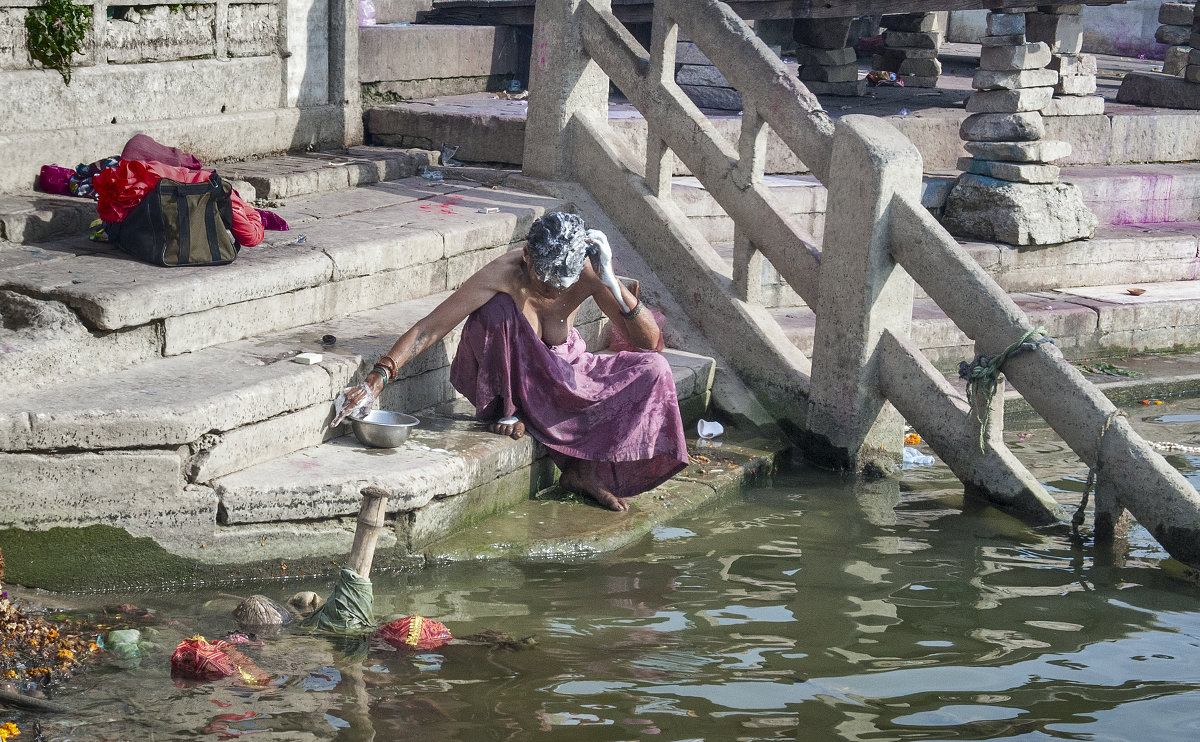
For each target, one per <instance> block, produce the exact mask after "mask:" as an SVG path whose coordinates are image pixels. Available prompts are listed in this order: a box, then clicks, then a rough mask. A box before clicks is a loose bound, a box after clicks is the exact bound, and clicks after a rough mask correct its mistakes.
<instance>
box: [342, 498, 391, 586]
mask: <svg viewBox="0 0 1200 742" xmlns="http://www.w3.org/2000/svg"><path fill="white" fill-rule="evenodd" d="M362 496H363V499H362V505H361V506H360V507H359V509H358V525H357V526H356V527H355V529H354V544H353V546H351V547H350V558H349V559H348V560H347V562H346V567H347V568H349V569H352V570H354V571H355V572H357V573H358V574H359V575H360V576H362V577H370V576H371V561H372V560H373V559H374V558H375V544H376V542H378V541H379V533H380V531H382V530H383V525H384V517H385V516H386V515H387V499H388V495H387V493H386V492H384V491H383V490H381V489H379V488H378V487H364V488H363V489H362Z"/></svg>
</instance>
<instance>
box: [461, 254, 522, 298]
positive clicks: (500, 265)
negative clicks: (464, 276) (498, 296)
mask: <svg viewBox="0 0 1200 742" xmlns="http://www.w3.org/2000/svg"><path fill="white" fill-rule="evenodd" d="M522 257H523V255H522V253H521V251H520V250H509V251H508V252H506V253H504V254H503V255H501V256H499V257H497V258H495V259H494V260H492V262H490V263H488V264H487V265H485V266H483V267H482V268H480V269H479V270H478V271H477V272H476V273H475V275H474V276H472V277H471V279H472V280H473V281H477V282H478V283H479V284H480V285H481V286H486V287H487V288H489V289H492V290H494V291H502V292H504V293H507V294H511V293H512V292H513V291H514V290H515V289H516V288H517V287H518V286H519V285H520V281H521V276H522V272H523V263H522Z"/></svg>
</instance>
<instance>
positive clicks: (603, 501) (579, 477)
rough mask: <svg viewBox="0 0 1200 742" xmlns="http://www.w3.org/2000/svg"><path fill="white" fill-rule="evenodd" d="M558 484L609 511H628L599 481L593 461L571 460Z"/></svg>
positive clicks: (627, 507)
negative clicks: (588, 498)
mask: <svg viewBox="0 0 1200 742" xmlns="http://www.w3.org/2000/svg"><path fill="white" fill-rule="evenodd" d="M558 483H559V484H560V485H561V486H562V487H564V488H566V489H568V490H570V491H572V492H574V493H576V494H582V495H587V496H588V497H590V498H592V499H593V500H595V501H596V502H597V503H599V504H600V506H601V507H605V508H608V509H609V510H617V511H620V510H628V509H629V506H628V505H626V504H625V501H624V500H622V499H621V498H619V497H617V496H616V495H614V494H613V493H612V492H610V491H609V490H608V488H607V487H605V486H604V483H603V482H601V481H600V477H599V476H598V475H597V474H596V462H595V461H585V460H584V459H571V463H569V464H567V468H566V469H564V470H563V473H562V476H561V477H559V480H558Z"/></svg>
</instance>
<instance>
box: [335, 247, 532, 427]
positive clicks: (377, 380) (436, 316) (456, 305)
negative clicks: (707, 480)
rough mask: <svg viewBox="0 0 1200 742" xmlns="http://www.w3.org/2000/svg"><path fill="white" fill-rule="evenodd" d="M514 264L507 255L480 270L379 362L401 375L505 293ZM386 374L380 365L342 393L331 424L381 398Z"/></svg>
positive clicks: (419, 322)
mask: <svg viewBox="0 0 1200 742" xmlns="http://www.w3.org/2000/svg"><path fill="white" fill-rule="evenodd" d="M511 262H512V258H511V257H509V255H508V254H506V255H502V256H500V257H499V258H497V259H495V260H493V261H492V262H491V263H488V264H487V265H486V266H484V267H483V268H481V269H480V270H479V271H477V272H476V273H475V274H474V275H473V276H471V277H470V278H468V279H467V280H466V281H465V282H464V283H463V285H462V286H461V287H459V288H458V290H457V291H455V292H454V293H453V294H451V295H450V296H448V297H446V299H445V301H443V302H442V303H441V304H438V305H437V306H436V307H435V308H434V309H433V311H432V312H430V313H429V314H427V315H425V316H424V317H422V318H421V319H420V320H418V321H417V323H416V324H414V325H413V326H412V327H410V328H408V330H407V331H406V332H405V333H404V334H403V335H401V336H400V339H399V340H397V341H396V343H395V345H393V346H392V349H391V350H389V351H388V352H387V354H386V355H384V356H383V357H382V358H380V362H381V363H383V364H384V365H385V366H386V365H387V361H385V360H384V359H390V362H391V365H392V366H393V367H394V371H392V376H393V377H394V376H396V375H398V374H399V372H400V369H401V368H404V366H405V365H406V364H407V363H408V362H409V361H411V360H412V359H414V358H416V357H417V356H418V355H420V354H421V352H422V351H424V350H426V349H427V348H429V347H430V346H432V345H435V344H436V343H437V342H438V341H440V340H441V339H442V338H444V337H445V336H446V333H448V332H450V331H451V330H453V329H454V328H455V327H457V326H458V324H459V323H460V322H462V321H463V320H465V319H466V318H467V317H468V316H469V315H470V314H471V312H474V311H475V310H476V309H478V308H479V307H481V306H483V305H484V304H486V303H487V302H488V301H489V300H490V299H491V298H492V297H493V296H495V295H496V294H497V293H499V292H501V291H503V290H505V286H506V285H507V284H506V281H507V280H508V278H509V275H510V272H511V271H510V267H509V264H510V263H511ZM383 373H384V372H383V371H381V370H379V366H378V365H377V366H376V368H375V369H373V370H372V371H371V372H370V373H368V374H367V377H366V378H365V379H363V381H362V383H360V384H358V385H357V386H353V387H349V388H347V389H346V390H345V391H343V392H342V394H341V395H340V397H339V402H338V403H337V410H336V412H335V414H334V418H333V422H332V423H330V425H331V426H333V425H339V424H341V422H342V421H343V420H345V419H346V417H348V416H349V415H350V414H351V413H352V412H354V411H355V410H359V409H366V408H368V407H369V406H370V405H371V403H373V402H374V401H375V400H376V399H378V398H379V394H380V392H382V391H383V387H384V385H385V381H386V380H385V379H384V377H383Z"/></svg>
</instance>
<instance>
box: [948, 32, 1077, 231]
mask: <svg viewBox="0 0 1200 742" xmlns="http://www.w3.org/2000/svg"><path fill="white" fill-rule="evenodd" d="M1025 23H1026V16H1025V13H1024V12H1023V11H1021V10H1017V11H1016V12H1007V11H1006V12H995V11H993V12H990V13H988V17H987V35H986V36H984V37H983V39H981V43H982V48H981V51H980V59H979V71H978V72H976V73H975V78H974V80H973V81H972V86H973V87H974V88H975V90H976V91H977V92H975V93H973V94H972V95H971V97H970V98H968V99H967V111H968V112H969V113H970V114H971V115H970V116H968V117H967V118H966V119H964V120H963V123H962V126H961V127H960V128H959V134H960V136H962V138H963V139H964V140H966V149H967V151H968V152H970V153H971V155H972V156H971V157H963V158H961V159H959V161H958V168H959V169H960V170H962V171H964V174H963V175H960V176H959V178H958V180H957V181H956V182H955V184H954V187H953V188H952V189H951V191H950V195H949V197H948V198H947V201H946V209H945V215H944V216H943V218H942V222H943V224H944V225H945V227H946V228H947V229H948V230H949V231H950V232H951V233H952V234H955V235H959V236H964V237H973V238H978V239H984V240H995V241H997V242H1005V243H1008V244H1010V245H1049V244H1058V243H1062V242H1071V241H1073V240H1079V239H1088V238H1090V237H1091V236H1092V235H1093V234H1094V233H1095V229H1096V222H1097V219H1096V217H1095V215H1094V214H1092V213H1091V211H1090V210H1088V208H1087V206H1085V205H1084V203H1083V197H1082V195H1081V194H1080V192H1079V189H1078V188H1076V187H1075V186H1073V185H1070V184H1066V183H1059V182H1058V176H1059V169H1058V166H1057V165H1054V164H1052V163H1053V162H1054V161H1055V160H1058V159H1061V158H1063V157H1065V156H1067V155H1068V154H1070V152H1071V147H1070V145H1069V144H1067V143H1066V142H1060V141H1055V140H1046V139H1043V137H1044V136H1045V133H1046V128H1045V123H1044V122H1043V121H1042V109H1044V108H1045V107H1046V106H1047V105H1049V104H1050V102H1051V100H1052V99H1053V96H1054V91H1055V86H1056V84H1057V83H1058V81H1059V73H1058V72H1057V71H1055V70H1052V69H1045V66H1046V65H1047V64H1048V63H1050V61H1051V56H1052V55H1051V49H1050V46H1049V45H1048V44H1046V43H1045V42H1042V41H1038V42H1034V43H1028V42H1027V41H1026V36H1025V30H1026V26H1025ZM1093 83H1094V79H1093Z"/></svg>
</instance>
